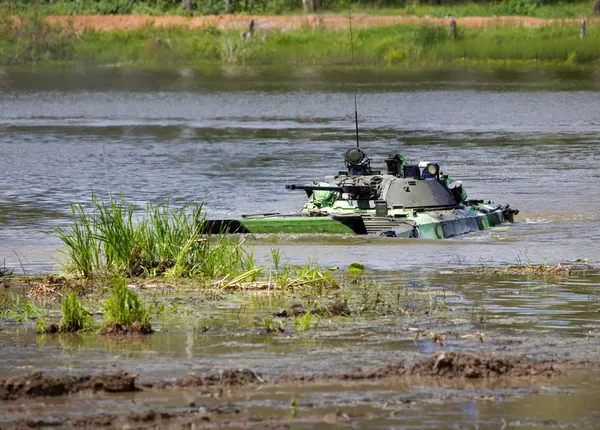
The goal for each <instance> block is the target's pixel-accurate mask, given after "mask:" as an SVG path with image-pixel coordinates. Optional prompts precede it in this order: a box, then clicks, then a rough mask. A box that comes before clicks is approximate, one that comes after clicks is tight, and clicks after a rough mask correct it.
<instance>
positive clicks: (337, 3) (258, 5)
mask: <svg viewBox="0 0 600 430" xmlns="http://www.w3.org/2000/svg"><path fill="white" fill-rule="evenodd" d="M588 1H589V0H588ZM4 2H5V3H9V4H10V8H11V9H12V12H13V13H17V14H20V13H26V12H28V11H32V10H33V8H34V5H35V3H36V2H39V6H40V9H41V10H43V11H46V12H47V13H52V14H67V15H68V14H101V15H103V14H134V13H138V14H139V13H149V14H152V15H162V14H177V15H186V14H187V15H189V14H194V15H207V14H225V13H253V14H280V13H284V12H290V11H300V10H303V9H305V10H307V11H310V10H311V9H312V7H313V6H314V8H315V9H316V10H319V11H321V10H337V11H339V10H345V9H347V8H348V7H349V6H351V7H352V8H355V9H356V8H358V9H365V8H366V9H374V8H405V9H410V8H414V7H420V6H427V5H430V6H444V7H452V6H461V5H462V6H468V5H473V6H486V5H490V6H494V7H496V8H498V7H499V8H500V9H501V10H502V11H504V13H506V14H515V15H533V14H534V11H535V9H536V8H538V7H540V6H550V5H570V4H581V0H304V1H303V0H85V1H83V0H4ZM589 5H590V11H592V9H593V10H594V11H595V10H596V8H598V11H599V12H600V0H593V4H592V1H590V3H589Z"/></svg>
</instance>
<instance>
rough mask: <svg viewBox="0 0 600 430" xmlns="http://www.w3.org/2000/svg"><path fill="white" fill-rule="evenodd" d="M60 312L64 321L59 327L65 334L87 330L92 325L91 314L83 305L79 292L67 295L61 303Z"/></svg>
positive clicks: (61, 321)
mask: <svg viewBox="0 0 600 430" xmlns="http://www.w3.org/2000/svg"><path fill="white" fill-rule="evenodd" d="M60 310H61V313H62V319H61V320H60V323H59V325H58V327H59V331H61V332H63V333H69V332H75V331H81V330H86V329H88V328H90V326H91V325H92V317H91V315H90V313H89V312H88V311H87V310H86V309H85V308H84V307H83V306H82V305H81V302H80V301H79V299H78V298H77V292H76V291H72V292H69V293H66V294H65V295H64V296H63V298H62V301H61V304H60Z"/></svg>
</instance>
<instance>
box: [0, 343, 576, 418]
mask: <svg viewBox="0 0 600 430" xmlns="http://www.w3.org/2000/svg"><path fill="white" fill-rule="evenodd" d="M568 368H569V364H561V365H558V364H556V363H547V362H539V363H537V362H522V361H521V360H520V359H518V358H516V357H509V356H491V355H489V354H485V353H483V354H482V353H452V352H448V353H446V352H438V353H434V354H433V355H432V357H431V358H430V359H429V360H427V361H425V362H421V363H418V364H414V365H404V364H395V365H388V366H386V367H384V368H379V369H374V370H370V371H363V370H360V369H356V370H354V371H350V372H345V373H342V374H335V373H334V374H312V375H282V376H279V377H276V378H273V379H268V378H264V377H262V376H261V375H259V374H256V373H254V372H253V371H251V370H249V369H238V370H221V371H220V372H219V373H218V374H209V375H206V376H198V375H196V374H189V375H187V376H185V377H184V378H182V379H179V380H177V379H176V380H163V381H157V382H154V383H144V384H141V385H139V386H138V385H136V383H135V379H136V376H137V375H135V374H129V373H126V372H124V371H123V370H119V371H117V372H115V373H113V374H100V375H93V376H89V375H88V376H85V377H80V378H73V377H62V378H61V377H55V376H51V375H45V374H42V373H41V372H33V373H31V374H29V375H21V376H16V377H12V378H8V379H5V380H0V398H1V399H2V400H4V401H18V400H21V401H22V400H23V399H26V398H35V397H49V396H65V395H73V394H75V393H81V392H91V393H94V394H95V393H98V392H108V393H126V392H141V391H146V392H148V391H153V392H156V391H172V392H178V391H180V390H185V391H187V392H195V393H196V396H197V397H200V398H201V397H211V398H220V397H225V398H227V397H230V396H231V395H232V393H234V392H236V391H252V390H254V391H256V390H261V389H267V390H269V389H281V388H285V387H290V386H298V384H302V386H303V387H304V389H307V388H308V387H310V386H313V387H315V388H316V387H318V386H320V385H323V384H327V383H329V384H331V383H344V384H345V387H346V388H347V389H348V387H349V386H348V384H360V383H361V382H365V381H377V382H379V383H381V382H385V381H395V382H405V383H408V384H411V385H434V386H435V385H437V384H439V383H440V381H443V380H446V381H449V382H448V383H446V384H445V386H446V387H451V386H453V385H454V386H458V387H460V386H461V385H463V384H464V381H466V380H468V381H471V382H472V381H477V380H495V381H502V384H503V385H504V386H511V385H514V384H515V383H517V385H518V384H519V383H521V384H522V383H523V380H524V379H526V381H527V384H529V385H533V386H541V384H544V383H548V382H549V381H550V380H551V379H553V378H556V377H557V376H559V375H561V374H562V373H564V372H568ZM224 417H226V418H225V419H224ZM353 418H354V419H357V418H364V417H360V416H354V417H352V416H351V415H350V414H349V413H346V412H341V411H337V412H334V413H329V414H325V415H322V416H319V415H316V416H305V417H303V418H302V421H305V422H319V421H322V422H325V423H327V424H334V423H340V422H350V421H352V420H353ZM232 419H233V420H234V423H235V425H242V424H243V425H244V426H253V427H260V426H262V425H265V424H267V425H269V426H272V425H274V426H280V425H283V424H285V420H284V419H282V418H281V417H277V416H272V417H267V418H264V417H253V416H246V417H244V414H243V413H242V410H241V409H240V408H237V407H231V406H230V407H223V406H213V407H208V408H207V407H204V406H199V405H198V404H197V402H196V401H193V402H190V403H189V404H188V405H187V408H183V410H179V411H177V412H166V411H160V410H158V411H155V410H152V409H149V410H145V411H136V412H129V413H125V414H107V413H102V414H93V413H91V414H87V416H85V417H66V418H54V419H48V418H46V419H44V418H40V419H37V420H36V419H25V420H18V421H16V422H13V423H11V425H10V426H9V427H8V428H13V429H19V428H40V427H51V426H52V427H54V426H72V427H88V426H98V427H105V428H108V427H110V428H121V427H122V426H127V427H128V428H138V427H140V428H144V427H147V426H156V427H161V426H165V425H177V426H182V425H191V424H194V425H200V426H201V427H202V428H204V427H207V428H208V427H220V426H222V425H223V426H229V425H232V424H233V423H232V422H231V420H232Z"/></svg>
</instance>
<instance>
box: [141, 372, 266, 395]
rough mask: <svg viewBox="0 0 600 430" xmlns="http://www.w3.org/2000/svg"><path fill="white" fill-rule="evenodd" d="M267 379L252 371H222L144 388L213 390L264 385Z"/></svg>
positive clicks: (162, 382) (192, 375)
mask: <svg viewBox="0 0 600 430" xmlns="http://www.w3.org/2000/svg"><path fill="white" fill-rule="evenodd" d="M264 383H265V379H264V378H263V377H262V376H261V375H260V374H258V373H255V372H253V371H252V370H250V369H237V370H229V369H226V370H221V371H220V372H219V374H218V375H216V374H215V375H207V376H198V375H196V374H195V373H190V374H188V375H186V376H185V377H184V378H183V379H178V380H174V381H160V382H157V383H146V384H145V385H144V388H148V389H155V390H164V389H176V388H199V387H203V388H207V389H208V388H213V387H219V388H220V387H243V386H248V385H260V384H264Z"/></svg>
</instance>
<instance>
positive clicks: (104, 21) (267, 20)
mask: <svg viewBox="0 0 600 430" xmlns="http://www.w3.org/2000/svg"><path fill="white" fill-rule="evenodd" d="M47 20H48V21H49V22H52V23H60V24H63V25H65V24H71V25H72V26H73V27H74V28H75V30H76V31H83V30H85V29H94V30H100V31H109V30H135V29H138V28H140V27H143V26H147V25H154V26H155V27H187V28H189V29H198V28H205V27H216V28H219V29H221V30H230V29H239V30H245V29H247V28H248V24H249V23H250V21H252V20H253V21H254V29H255V30H256V31H261V30H262V31H271V30H275V29H281V30H294V29H299V28H303V27H309V28H327V29H338V28H347V27H348V17H347V16H345V15H334V14H331V15H305V16H260V15H255V16H247V15H208V16H198V17H193V18H186V17H183V16H151V15H78V16H49V17H48V18H47ZM450 20H451V18H431V17H415V16H376V15H365V14H356V15H353V16H352V25H353V26H356V27H385V26H390V25H398V24H429V25H444V26H445V25H448V24H449V23H450ZM455 21H456V24H457V26H459V27H460V26H467V27H493V26H507V27H511V26H512V27H519V26H520V27H543V26H546V25H552V24H563V25H567V24H578V23H580V21H581V20H580V19H573V18H569V19H567V18H565V19H542V18H531V17H523V16H499V17H464V18H455ZM597 22H600V18H591V19H588V25H589V24H590V23H597Z"/></svg>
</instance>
